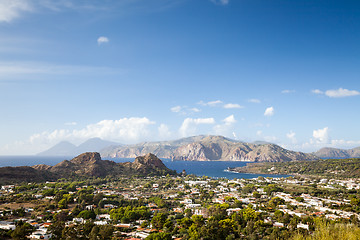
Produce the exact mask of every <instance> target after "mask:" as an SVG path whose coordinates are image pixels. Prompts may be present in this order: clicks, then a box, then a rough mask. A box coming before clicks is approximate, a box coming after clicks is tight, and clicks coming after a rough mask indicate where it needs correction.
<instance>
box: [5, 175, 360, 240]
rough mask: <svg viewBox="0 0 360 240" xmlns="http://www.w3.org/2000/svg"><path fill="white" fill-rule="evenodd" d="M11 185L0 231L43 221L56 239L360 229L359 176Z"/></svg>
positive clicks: (13, 234) (340, 235)
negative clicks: (5, 225)
mask: <svg viewBox="0 0 360 240" xmlns="http://www.w3.org/2000/svg"><path fill="white" fill-rule="evenodd" d="M323 182H324V183H323ZM329 186H330V187H329ZM348 186H351V187H348ZM4 187H5V188H6V186H4ZM8 188H9V189H10V190H9V189H8V190H2V191H1V194H2V195H1V196H0V212H1V216H0V221H7V222H11V223H13V222H17V224H16V228H15V229H14V230H0V238H1V239H25V238H24V237H25V236H29V235H30V234H31V232H34V231H35V230H36V231H38V230H39V229H38V226H43V227H44V228H45V229H47V233H51V234H52V239H59V240H60V239H84V240H87V239H89V240H90V239H91V240H92V239H119V240H121V239H126V238H127V237H128V236H129V234H130V235H131V236H136V234H141V236H142V238H143V239H159V240H160V239H173V238H181V239H183V240H197V239H203V240H213V239H215V240H216V239H221V240H223V239H225V240H230V239H299V240H300V239H304V240H312V239H325V238H327V239H329V240H331V239H358V236H359V235H358V234H359V232H360V219H359V218H358V216H357V215H356V214H359V213H360V189H359V188H360V182H359V181H357V180H352V181H347V180H346V181H345V180H329V179H322V180H321V181H320V180H319V179H316V178H305V177H300V176H298V177H289V178H286V179H271V178H264V177H259V178H258V179H248V180H244V179H234V180H227V179H211V178H209V177H201V178H199V177H196V176H185V177H180V176H171V175H167V176H161V177H126V178H125V177H121V176H120V177H114V176H108V177H105V178H100V177H99V178H94V177H92V178H88V179H86V180H80V179H79V180H77V181H69V180H67V179H59V180H57V181H56V182H46V183H24V184H20V185H15V186H8ZM320 207H321V208H320ZM20 218H21V219H23V220H24V221H18V220H19V219H20ZM35 223H36V224H35ZM32 225H33V226H34V227H33V226H32ZM49 225H50V226H49ZM35 228H36V229H35ZM45 231H46V230H45Z"/></svg>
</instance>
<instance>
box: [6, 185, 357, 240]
mask: <svg viewBox="0 0 360 240" xmlns="http://www.w3.org/2000/svg"><path fill="white" fill-rule="evenodd" d="M174 179H175V180H179V179H176V178H174ZM152 181H156V178H153V179H152ZM214 181H215V180H214V179H210V178H205V179H192V180H186V181H184V179H183V178H181V181H180V182H181V183H180V184H177V185H174V186H172V187H171V188H170V189H167V190H165V189H163V188H162V186H161V183H154V184H152V187H151V188H150V189H147V190H146V191H144V187H143V186H142V185H136V184H134V185H131V186H129V187H127V188H121V189H119V188H118V187H112V186H111V184H105V185H103V186H101V187H97V188H96V190H95V191H94V192H93V193H94V194H98V193H102V194H103V195H104V199H106V197H107V196H110V195H122V196H123V198H124V199H127V200H138V199H140V198H145V199H149V198H150V197H151V196H153V195H154V194H155V195H156V196H163V198H165V199H168V200H171V201H177V202H178V207H174V208H172V209H170V211H172V212H174V213H184V212H186V210H187V209H190V210H191V212H192V213H193V214H196V215H205V214H206V211H205V204H204V203H203V202H201V200H200V199H199V196H200V194H201V191H207V192H212V195H211V201H212V202H213V203H214V204H224V203H228V202H229V199H232V200H238V201H240V202H241V203H243V204H245V205H247V204H251V205H252V207H253V209H255V210H256V211H258V212H261V211H263V210H261V208H260V204H259V201H258V200H259V198H260V199H261V200H263V201H270V199H271V198H274V197H278V198H281V199H283V200H284V202H285V203H286V205H285V204H284V205H280V206H278V209H279V210H280V211H282V212H284V213H287V214H289V215H296V216H297V217H300V218H302V217H305V216H307V215H309V214H314V213H316V214H322V215H324V216H325V217H326V218H329V219H336V218H350V217H351V216H352V215H355V216H356V217H357V218H359V216H358V215H357V214H356V213H354V212H346V211H343V210H339V208H336V207H335V208H334V207H333V208H330V207H328V206H329V205H332V206H341V205H347V204H350V201H349V200H348V199H341V198H340V197H339V199H329V198H319V197H314V196H311V195H310V194H302V195H301V196H300V199H301V201H299V196H298V197H294V196H292V195H291V194H288V193H285V192H275V193H273V194H272V195H271V196H269V195H268V194H267V193H266V192H265V191H264V186H266V185H267V184H270V183H271V184H275V185H278V186H281V185H282V184H294V185H297V184H298V185H303V184H317V186H318V187H323V188H346V189H360V184H359V182H358V181H357V180H335V179H321V180H311V179H304V180H299V179H294V178H286V179H284V178H256V179H247V180H246V179H233V180H227V179H218V180H216V185H215V186H214V185H212V184H211V183H212V182H214ZM178 182H179V181H178ZM249 183H251V184H252V185H253V186H255V190H254V191H256V192H257V193H258V194H259V196H258V197H257V198H255V197H254V196H253V193H252V192H250V193H247V194H244V193H243V192H241V189H242V188H244V187H246V186H247V185H248V184H249ZM83 187H86V186H83ZM14 188H15V186H14V185H7V186H2V187H1V192H0V194H2V195H11V194H14V193H15V191H14ZM79 189H81V188H78V190H79ZM179 192H181V193H182V194H181V195H179V194H178V193H179ZM75 193H76V192H71V193H70V194H75ZM164 193H166V194H164ZM33 197H34V198H35V199H38V200H43V201H47V202H49V201H53V198H54V197H53V196H43V195H41V194H40V193H37V194H34V195H33ZM288 205H292V206H295V207H296V208H295V209H296V210H293V208H292V209H288V207H287V206H288ZM95 207H96V206H95V205H87V206H86V209H88V210H92V209H94V208H95ZM116 207H117V206H116V204H104V206H103V208H104V209H112V208H116ZM147 207H149V209H151V211H153V212H156V211H158V210H159V209H158V206H157V205H156V204H155V203H152V202H149V203H148V204H147ZM309 209H315V210H316V211H317V212H311V213H309ZM25 210H26V211H27V212H30V211H32V210H33V209H31V208H26V209H25ZM240 210H241V209H240V208H228V209H227V213H228V214H229V215H231V214H232V213H234V212H237V211H240ZM58 211H61V210H58ZM54 213H55V212H54ZM6 214H7V215H9V214H10V215H11V212H10V213H9V212H6V210H1V209H0V216H4V215H6ZM205 217H206V216H205ZM37 219H38V220H39V219H41V216H38V218H37ZM13 220H14V219H13ZM16 220H22V221H25V222H28V223H29V224H31V225H32V226H34V227H35V228H36V231H35V232H33V233H32V234H31V235H30V236H29V238H31V239H50V238H51V233H49V231H48V230H47V229H48V227H49V226H50V225H51V221H48V222H44V221H40V222H42V223H38V222H37V220H36V219H35V220H34V218H33V219H31V218H28V219H27V218H23V219H16ZM85 221H86V220H85V219H83V218H73V219H72V220H71V221H68V222H67V223H66V225H67V226H69V225H72V224H83V223H84V222H85ZM93 222H94V224H96V225H106V224H113V225H114V226H115V227H119V228H132V229H136V230H134V231H132V232H130V233H126V234H127V235H128V236H129V238H134V239H144V238H146V237H147V236H148V235H149V234H150V233H151V226H150V228H149V229H143V228H141V227H140V225H141V221H137V222H136V223H131V224H122V223H114V222H113V221H112V219H111V217H110V214H108V213H103V214H98V215H97V216H96V219H95V220H94V221H93ZM264 222H267V223H271V224H273V226H275V227H286V226H284V223H280V222H277V221H275V220H274V219H272V217H271V216H270V217H267V218H266V219H264ZM15 227H16V225H15V223H14V221H0V229H4V230H14V229H15ZM297 227H298V228H304V229H307V230H308V229H309V226H308V225H307V224H304V223H299V224H298V225H297Z"/></svg>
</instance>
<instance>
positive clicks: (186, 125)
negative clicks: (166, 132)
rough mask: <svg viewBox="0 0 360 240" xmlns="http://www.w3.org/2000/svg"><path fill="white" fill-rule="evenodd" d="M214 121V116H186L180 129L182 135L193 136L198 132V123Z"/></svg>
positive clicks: (211, 122) (212, 122)
mask: <svg viewBox="0 0 360 240" xmlns="http://www.w3.org/2000/svg"><path fill="white" fill-rule="evenodd" d="M214 123H215V119H214V118H186V119H185V120H184V121H183V123H182V125H181V127H180V129H179V133H180V136H182V137H187V136H193V135H195V134H196V131H197V126H198V125H200V124H214Z"/></svg>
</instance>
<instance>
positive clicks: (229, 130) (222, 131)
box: [214, 115, 237, 137]
mask: <svg viewBox="0 0 360 240" xmlns="http://www.w3.org/2000/svg"><path fill="white" fill-rule="evenodd" d="M222 122H223V124H217V125H215V126H214V132H215V134H217V135H223V136H227V137H231V136H234V129H233V126H234V124H235V123H236V122H237V121H236V119H235V117H234V115H230V116H228V117H226V118H225V119H223V120H222Z"/></svg>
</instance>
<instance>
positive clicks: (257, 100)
mask: <svg viewBox="0 0 360 240" xmlns="http://www.w3.org/2000/svg"><path fill="white" fill-rule="evenodd" d="M248 102H251V103H261V101H260V100H259V99H256V98H252V99H249V100H248Z"/></svg>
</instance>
